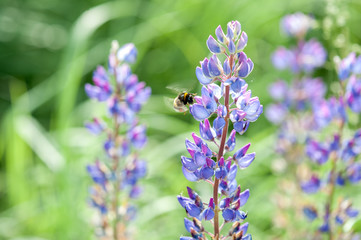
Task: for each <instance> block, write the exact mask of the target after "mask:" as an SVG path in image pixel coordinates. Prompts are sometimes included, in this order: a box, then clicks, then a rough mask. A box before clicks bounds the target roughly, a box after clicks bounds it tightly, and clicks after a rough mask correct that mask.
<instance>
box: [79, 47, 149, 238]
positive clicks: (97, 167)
mask: <svg viewBox="0 0 361 240" xmlns="http://www.w3.org/2000/svg"><path fill="white" fill-rule="evenodd" d="M136 56H137V50H136V48H135V46H134V44H132V43H129V44H126V45H124V46H123V47H121V48H119V45H118V43H117V42H116V41H114V42H113V43H112V48H111V51H110V55H109V62H108V70H106V69H105V68H104V67H102V66H99V67H98V68H97V69H96V70H95V71H94V74H93V82H94V85H91V84H86V85H85V91H86V93H87V95H88V96H89V97H90V98H92V99H95V100H97V101H98V102H104V103H105V107H106V108H107V110H108V116H107V117H106V119H104V120H105V121H103V119H101V118H94V119H93V121H91V122H89V123H86V127H87V128H88V129H89V131H90V132H91V133H93V134H95V135H100V134H104V135H106V140H105V142H104V151H105V154H104V156H103V157H102V158H101V159H102V160H97V161H96V162H95V163H94V164H90V165H88V166H87V170H88V173H89V175H90V176H91V178H92V179H93V182H94V185H93V186H92V187H91V188H90V200H89V201H90V203H91V205H92V206H93V207H94V208H96V209H98V212H99V218H98V221H97V224H96V230H95V234H96V236H97V237H98V239H102V240H108V239H109V240H110V239H117V240H120V239H128V237H127V235H128V233H127V231H126V227H127V224H128V222H129V221H130V220H132V219H133V218H134V217H135V213H136V208H135V206H134V205H133V204H132V201H131V199H133V198H137V197H138V196H139V195H140V193H141V191H142V190H141V187H140V186H139V184H138V180H139V179H140V178H143V177H144V176H145V174H146V163H145V161H144V160H141V159H140V158H139V157H138V154H137V151H138V150H140V149H142V148H143V147H144V145H145V144H146V141H147V138H146V134H145V131H146V128H145V126H144V125H140V124H139V123H138V119H137V116H136V114H137V113H138V112H139V111H140V109H141V107H142V105H143V104H144V103H145V102H146V101H147V99H148V98H149V96H150V93H151V90H150V88H149V87H145V83H144V82H139V81H138V77H137V75H135V74H132V72H131V69H130V66H129V65H128V64H131V63H134V62H135V60H136ZM106 123H108V124H106Z"/></svg>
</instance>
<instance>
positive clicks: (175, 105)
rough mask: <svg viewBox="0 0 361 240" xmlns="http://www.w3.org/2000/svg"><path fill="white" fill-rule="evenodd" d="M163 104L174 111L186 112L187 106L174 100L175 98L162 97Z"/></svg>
mask: <svg viewBox="0 0 361 240" xmlns="http://www.w3.org/2000/svg"><path fill="white" fill-rule="evenodd" d="M163 98H164V103H165V105H166V106H167V107H168V108H169V109H172V111H176V112H186V111H188V107H187V106H185V105H184V104H182V103H180V102H176V98H169V97H163Z"/></svg>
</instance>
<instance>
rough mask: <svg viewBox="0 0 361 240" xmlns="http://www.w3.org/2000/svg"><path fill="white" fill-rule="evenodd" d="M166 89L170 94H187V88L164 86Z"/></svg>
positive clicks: (176, 85)
mask: <svg viewBox="0 0 361 240" xmlns="http://www.w3.org/2000/svg"><path fill="white" fill-rule="evenodd" d="M166 88H167V89H169V90H171V92H173V93H175V94H180V93H182V92H188V89H187V88H184V87H181V86H180V85H178V84H173V85H168V86H166Z"/></svg>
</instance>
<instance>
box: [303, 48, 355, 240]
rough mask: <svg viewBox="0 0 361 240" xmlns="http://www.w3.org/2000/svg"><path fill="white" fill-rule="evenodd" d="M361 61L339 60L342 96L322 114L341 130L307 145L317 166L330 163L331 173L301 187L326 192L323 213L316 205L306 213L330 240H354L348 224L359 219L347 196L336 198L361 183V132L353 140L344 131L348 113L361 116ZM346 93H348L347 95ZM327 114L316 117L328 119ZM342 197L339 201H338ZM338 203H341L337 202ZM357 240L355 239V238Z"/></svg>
mask: <svg viewBox="0 0 361 240" xmlns="http://www.w3.org/2000/svg"><path fill="white" fill-rule="evenodd" d="M360 59H361V57H358V58H356V54H355V53H351V54H350V55H349V56H348V57H346V58H344V59H342V60H339V61H338V64H337V72H338V77H339V80H340V92H339V96H338V97H331V98H330V99H329V100H323V101H324V102H325V104H324V106H323V107H322V110H323V111H324V112H328V113H329V114H327V121H325V120H324V119H322V120H320V121H321V122H326V123H327V124H333V126H334V127H333V128H332V129H337V131H336V132H334V134H333V136H332V137H331V138H330V139H329V141H317V140H314V139H311V138H310V139H308V141H307V142H306V154H307V156H308V157H309V159H310V160H311V161H312V162H313V163H314V164H317V165H324V164H326V163H327V162H330V169H329V171H328V172H326V174H322V173H317V172H315V173H313V174H312V177H311V178H310V179H309V180H306V181H304V182H302V183H301V188H302V190H303V191H304V192H305V193H308V194H316V193H319V192H326V194H327V195H326V202H325V204H324V206H323V209H317V208H316V206H314V205H313V204H308V205H306V206H304V208H303V211H304V213H305V215H306V217H307V218H308V219H309V220H310V221H318V223H319V227H318V229H317V232H320V233H324V234H327V235H328V237H329V238H328V239H330V240H336V239H351V237H352V236H353V237H355V239H359V238H356V236H358V237H360V236H359V235H355V234H354V233H352V231H351V232H350V230H349V231H345V230H344V229H345V228H344V225H345V224H346V222H347V221H348V220H349V219H351V218H355V217H357V216H358V213H359V211H358V210H356V209H355V208H354V207H353V206H352V201H351V200H350V199H347V198H345V197H344V196H339V195H336V189H337V188H342V187H345V186H347V185H350V184H357V183H359V182H360V180H361V164H360V163H359V161H358V159H359V156H360V155H361V129H358V130H356V131H355V132H354V133H353V136H351V138H350V139H344V137H345V136H344V135H345V134H344V133H345V131H344V128H346V127H347V123H348V122H347V121H348V118H347V115H346V112H347V111H346V110H347V108H349V109H350V110H351V111H350V113H351V112H355V113H356V114H359V113H360V111H361V110H360V109H359V108H358V107H357V105H360V104H361V98H360V97H359V96H360V89H361V88H360V87H359V86H361V80H360V79H359V77H360V73H361V72H360V71H359V69H360V67H361V61H360ZM345 90H346V91H345ZM324 116H325V114H320V115H317V114H315V117H319V118H324ZM337 197H338V200H337ZM336 200H337V201H336ZM352 239H354V238H352Z"/></svg>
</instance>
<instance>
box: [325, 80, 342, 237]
mask: <svg viewBox="0 0 361 240" xmlns="http://www.w3.org/2000/svg"><path fill="white" fill-rule="evenodd" d="M340 86H341V90H340V97H342V96H344V88H343V87H344V86H343V84H342V82H340ZM342 104H344V99H342ZM344 126H345V121H344V120H342V121H341V123H340V125H339V127H338V135H339V137H340V139H339V141H340V142H341V141H342V132H343V128H344ZM338 159H339V157H338V154H336V152H334V153H333V155H332V156H331V172H330V190H329V194H328V198H327V202H326V206H325V214H327V213H329V214H330V215H332V205H333V202H334V198H335V180H336V167H337V160H338ZM328 224H329V228H330V229H329V232H328V237H329V240H334V239H335V238H334V236H333V231H332V225H331V224H332V223H331V221H330V217H329V219H328Z"/></svg>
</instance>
